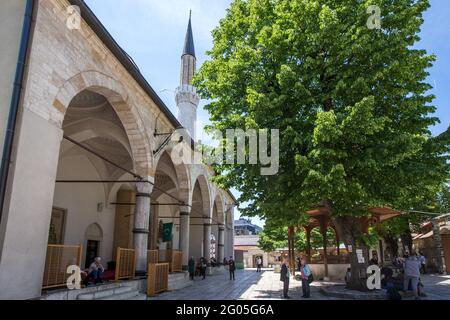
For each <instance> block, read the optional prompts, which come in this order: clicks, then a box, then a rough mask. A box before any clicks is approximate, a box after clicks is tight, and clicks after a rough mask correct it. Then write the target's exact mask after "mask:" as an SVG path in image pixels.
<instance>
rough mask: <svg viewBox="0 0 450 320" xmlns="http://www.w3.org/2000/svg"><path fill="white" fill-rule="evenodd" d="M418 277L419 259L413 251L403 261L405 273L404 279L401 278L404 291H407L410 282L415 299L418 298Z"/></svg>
mask: <svg viewBox="0 0 450 320" xmlns="http://www.w3.org/2000/svg"><path fill="white" fill-rule="evenodd" d="M419 279H420V261H419V259H418V258H417V255H416V254H415V253H413V254H412V255H411V256H410V257H409V258H408V259H407V260H406V261H405V274H404V279H403V290H404V291H405V292H407V291H408V288H409V283H410V282H411V286H412V290H413V293H414V297H415V298H416V299H418V298H419V295H418V285H419Z"/></svg>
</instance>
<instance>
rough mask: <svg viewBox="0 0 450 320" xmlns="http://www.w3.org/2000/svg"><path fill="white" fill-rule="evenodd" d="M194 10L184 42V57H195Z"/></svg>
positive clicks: (190, 14)
mask: <svg viewBox="0 0 450 320" xmlns="http://www.w3.org/2000/svg"><path fill="white" fill-rule="evenodd" d="M191 21H192V10H191V11H190V12H189V24H188V28H187V31H186V39H185V40H184V50H183V55H186V54H187V55H191V56H193V57H195V46H194V36H193V34H192V22H191Z"/></svg>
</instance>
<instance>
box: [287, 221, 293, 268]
mask: <svg viewBox="0 0 450 320" xmlns="http://www.w3.org/2000/svg"><path fill="white" fill-rule="evenodd" d="M294 230H295V229H294V227H292V226H291V227H289V234H288V243H289V267H290V268H291V271H292V273H293V275H295V252H294V250H295V246H294Z"/></svg>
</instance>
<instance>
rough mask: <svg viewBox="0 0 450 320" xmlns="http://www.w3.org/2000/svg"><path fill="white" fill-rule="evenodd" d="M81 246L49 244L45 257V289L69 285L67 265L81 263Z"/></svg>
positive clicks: (43, 285) (43, 284) (78, 264)
mask: <svg viewBox="0 0 450 320" xmlns="http://www.w3.org/2000/svg"><path fill="white" fill-rule="evenodd" d="M81 253H82V247H81V246H64V245H49V246H48V248H47V256H46V259H45V270H44V279H43V282H42V288H43V289H50V288H59V287H64V286H66V285H67V278H68V277H69V276H70V274H68V273H67V267H69V266H72V265H75V266H80V265H81Z"/></svg>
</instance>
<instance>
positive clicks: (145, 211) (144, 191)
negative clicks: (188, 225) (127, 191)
mask: <svg viewBox="0 0 450 320" xmlns="http://www.w3.org/2000/svg"><path fill="white" fill-rule="evenodd" d="M150 181H151V180H150ZM136 189H137V192H136V212H135V214H134V229H133V235H134V250H135V253H136V276H138V277H140V276H145V274H146V273H147V250H148V235H149V221H150V194H151V193H152V190H153V185H151V184H149V183H145V182H139V183H137V184H136Z"/></svg>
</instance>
